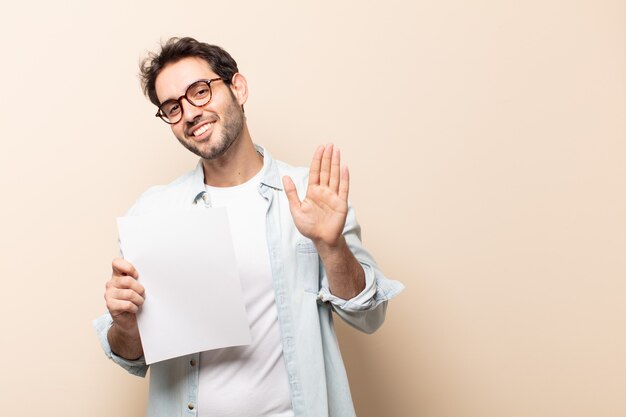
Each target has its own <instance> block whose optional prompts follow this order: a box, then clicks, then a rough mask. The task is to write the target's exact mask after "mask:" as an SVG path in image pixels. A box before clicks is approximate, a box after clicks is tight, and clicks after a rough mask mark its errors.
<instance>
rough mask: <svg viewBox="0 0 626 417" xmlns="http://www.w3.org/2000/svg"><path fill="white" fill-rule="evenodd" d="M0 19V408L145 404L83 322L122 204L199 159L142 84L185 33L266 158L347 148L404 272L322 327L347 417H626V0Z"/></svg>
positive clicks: (366, 235)
mask: <svg viewBox="0 0 626 417" xmlns="http://www.w3.org/2000/svg"><path fill="white" fill-rule="evenodd" d="M0 35H1V39H2V48H1V49H0V56H1V57H2V58H1V62H2V64H1V65H0V75H1V76H0V83H1V84H0V93H1V99H0V115H1V121H2V125H1V129H2V133H1V135H2V151H1V152H0V162H1V163H0V184H1V190H2V216H0V222H1V229H0V230H1V232H0V244H1V248H0V249H1V250H0V253H1V256H2V262H0V274H1V277H2V290H1V292H0V294H1V297H2V302H0V317H1V320H0V337H1V340H2V343H1V344H0V349H1V354H0V384H1V387H0V388H1V389H0V415H3V416H17V415H20V416H42V415H45V416H48V417H54V416H63V417H70V416H90V417H98V416H102V417H105V416H106V417H108V416H140V415H142V414H143V412H144V409H145V401H146V392H147V381H146V380H143V379H140V378H137V377H133V376H131V375H128V374H126V373H125V372H124V371H123V370H122V369H121V368H118V367H117V366H115V365H114V364H113V363H112V362H110V361H108V360H107V359H106V358H105V356H104V355H103V353H102V351H101V349H100V347H99V344H98V342H97V340H96V336H95V333H94V331H93V329H92V327H91V320H92V319H93V318H95V317H97V316H98V315H100V314H101V313H103V312H104V310H105V305H104V300H103V292H104V283H105V282H106V280H107V279H108V277H109V276H110V261H111V259H112V258H113V257H115V256H116V254H117V241H116V239H117V231H116V226H115V217H116V216H120V215H123V214H124V213H125V211H126V209H127V208H128V207H129V206H130V205H131V204H132V203H133V201H134V200H135V198H136V197H137V196H138V195H139V194H140V193H141V192H142V191H144V190H145V189H146V188H147V187H149V186H151V185H154V184H163V183H167V182H169V181H171V180H172V179H174V178H175V177H177V176H178V175H180V174H182V173H183V172H185V171H187V170H189V169H192V168H193V166H194V165H195V161H196V158H195V157H194V156H193V155H191V154H190V153H188V152H187V151H186V150H185V149H184V148H182V147H181V146H180V145H179V144H178V142H177V141H176V140H175V139H174V138H173V136H172V134H171V132H170V131H169V129H168V128H167V126H166V125H165V124H164V123H162V122H161V121H159V120H157V119H156V118H155V117H153V114H154V113H155V108H154V106H152V105H151V104H150V103H149V102H148V101H147V100H146V99H145V98H144V97H143V96H142V94H141V91H140V88H139V83H138V79H137V68H138V62H139V59H140V58H141V57H142V56H144V55H145V53H146V52H147V51H148V50H154V49H155V48H157V46H158V44H159V41H160V40H161V39H167V38H168V37H169V36H172V35H190V36H194V37H197V38H199V39H201V40H204V41H208V42H210V43H216V44H218V45H221V46H223V47H225V48H226V49H227V50H228V51H229V52H231V54H232V55H233V56H234V57H235V59H237V61H238V63H239V66H240V70H241V72H242V73H243V74H244V75H246V77H247V78H248V82H249V86H250V99H249V102H248V103H247V104H246V114H247V117H248V122H249V126H250V130H251V133H252V137H253V139H254V140H255V141H256V142H258V143H261V144H263V145H265V146H266V147H267V148H268V149H269V150H270V152H271V153H272V154H273V155H274V157H277V158H279V159H283V160H286V161H288V162H290V163H292V164H295V165H306V164H308V161H309V158H310V156H311V155H312V152H313V150H314V149H315V147H316V145H317V144H320V143H326V142H331V141H332V142H334V143H336V144H337V145H338V146H339V147H340V148H341V149H342V154H343V156H344V157H345V160H346V162H347V163H348V165H349V166H350V169H351V174H352V175H351V177H352V187H351V200H352V202H353V204H354V205H355V207H356V209H357V215H358V218H359V220H360V222H361V224H362V226H363V239H364V242H365V245H366V246H367V247H368V248H369V249H370V250H371V251H372V252H373V253H374V255H375V257H376V258H377V260H378V262H379V264H380V265H381V267H382V269H383V270H384V271H385V272H386V274H387V275H388V276H390V277H392V278H395V279H398V280H401V281H402V282H404V283H405V285H406V287H407V289H406V291H405V292H404V293H403V294H402V295H401V296H399V297H398V298H397V299H396V300H394V301H393V302H391V304H390V306H389V309H388V316H387V322H386V323H385V325H384V326H383V328H382V329H381V330H380V331H379V332H377V333H376V334H374V335H371V336H367V335H363V334H359V333H358V332H356V331H354V330H352V329H350V328H347V327H346V326H343V325H340V324H338V334H339V338H340V342H341V345H342V350H343V353H344V359H345V362H346V365H347V368H348V372H349V377H350V381H351V386H352V392H353V396H354V400H355V403H356V408H357V411H358V414H359V416H360V417H381V416H391V417H413V416H419V417H503V416H506V417H558V416H567V417H589V416H594V417H623V416H626V360H625V353H626V352H625V351H626V334H625V332H626V303H625V302H624V301H625V295H626V257H625V254H626V195H625V193H624V191H625V189H626V144H625V143H626V141H625V139H626V117H625V116H626V4H625V2H623V1H591V0H588V1H556V0H545V1H525V2H510V1H504V2H502V1H473V2H464V1H459V0H444V1H439V2H435V1H428V2H424V1H421V2H413V1H397V0H390V1H385V2H372V1H356V0H351V1H337V2H331V1H321V2H317V1H316V2H314V1H300V2H290V1H278V2H271V1H270V2H262V1H249V2H200V1H180V2H172V1H169V2H165V1H150V2H148V1H137V2H125V1H124V2H123V1H118V0H114V1H111V2H86V1H59V2H44V1H39V2H12V3H11V4H10V5H5V7H3V11H2V14H1V16H0Z"/></svg>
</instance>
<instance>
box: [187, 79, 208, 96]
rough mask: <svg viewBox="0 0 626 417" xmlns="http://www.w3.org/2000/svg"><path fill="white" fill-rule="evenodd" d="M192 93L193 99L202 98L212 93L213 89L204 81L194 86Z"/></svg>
mask: <svg viewBox="0 0 626 417" xmlns="http://www.w3.org/2000/svg"><path fill="white" fill-rule="evenodd" d="M190 93H191V94H190V95H191V98H192V99H193V100H201V99H203V98H207V97H208V96H209V94H211V90H210V89H209V85H208V84H207V83H204V82H203V83H200V84H199V85H196V86H194V87H193V88H192V89H191V91H190Z"/></svg>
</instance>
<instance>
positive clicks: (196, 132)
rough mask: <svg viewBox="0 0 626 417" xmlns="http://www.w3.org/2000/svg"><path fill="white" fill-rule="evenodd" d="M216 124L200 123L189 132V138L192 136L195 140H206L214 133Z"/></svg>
mask: <svg viewBox="0 0 626 417" xmlns="http://www.w3.org/2000/svg"><path fill="white" fill-rule="evenodd" d="M214 124H215V122H214V121H213V122H206V123H200V124H198V125H196V126H194V127H193V128H191V129H189V130H188V134H187V136H191V137H192V138H193V139H194V140H202V139H206V138H207V137H208V136H209V135H210V134H211V132H212V131H213V125H214Z"/></svg>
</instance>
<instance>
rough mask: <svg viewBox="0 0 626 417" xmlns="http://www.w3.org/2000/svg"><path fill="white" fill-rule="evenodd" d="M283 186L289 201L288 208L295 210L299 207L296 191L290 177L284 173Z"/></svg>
mask: <svg viewBox="0 0 626 417" xmlns="http://www.w3.org/2000/svg"><path fill="white" fill-rule="evenodd" d="M283 188H284V189H285V194H286V195H287V200H288V201H289V208H290V209H291V210H295V209H297V208H299V207H300V204H301V203H300V199H299V198H298V192H297V191H296V185H295V184H294V183H293V180H292V179H291V177H289V176H287V175H285V176H284V177H283Z"/></svg>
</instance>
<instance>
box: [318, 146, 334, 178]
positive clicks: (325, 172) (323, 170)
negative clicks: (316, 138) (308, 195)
mask: <svg viewBox="0 0 626 417" xmlns="http://www.w3.org/2000/svg"><path fill="white" fill-rule="evenodd" d="M332 156H333V144H332V143H329V144H328V145H326V147H325V148H324V153H323V154H322V163H321V167H320V185H321V186H322V187H327V186H328V182H329V179H330V166H331V159H332Z"/></svg>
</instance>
